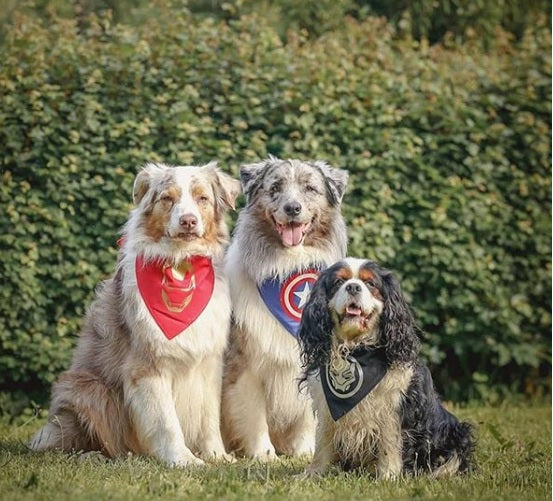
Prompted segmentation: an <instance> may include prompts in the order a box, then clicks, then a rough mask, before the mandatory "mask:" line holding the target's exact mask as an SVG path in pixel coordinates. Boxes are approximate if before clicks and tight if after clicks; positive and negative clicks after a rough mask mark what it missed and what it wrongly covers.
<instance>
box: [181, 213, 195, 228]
mask: <svg viewBox="0 0 553 501" xmlns="http://www.w3.org/2000/svg"><path fill="white" fill-rule="evenodd" d="M179 224H180V225H181V226H182V227H183V228H186V229H188V230H191V229H192V228H195V227H196V225H197V224H198V218H197V217H196V216H195V215H194V214H185V215H184V216H181V217H180V218H179Z"/></svg>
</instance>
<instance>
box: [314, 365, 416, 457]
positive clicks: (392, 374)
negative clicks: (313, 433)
mask: <svg viewBox="0 0 553 501" xmlns="http://www.w3.org/2000/svg"><path fill="white" fill-rule="evenodd" d="M412 376H413V369H412V368H411V367H410V366H406V365H404V364H402V365H396V366H392V367H391V368H390V369H388V372H387V373H386V375H385V376H384V377H383V379H382V380H381V381H380V382H379V383H378V384H377V385H376V386H375V387H374V389H373V390H372V391H371V392H370V393H369V394H368V395H367V396H366V397H365V398H364V399H363V400H361V402H359V404H357V405H356V406H355V407H354V408H353V409H352V410H351V411H350V412H348V413H347V414H346V415H344V416H342V417H341V418H340V419H339V420H338V421H335V422H334V421H333V420H332V417H331V416H330V412H329V410H328V406H327V403H326V400H325V397H324V394H323V390H322V386H321V383H320V381H319V380H317V385H316V394H315V395H314V400H315V402H316V406H317V408H318V410H319V412H318V415H319V416H320V419H327V420H329V422H331V423H333V424H332V425H331V426H332V429H333V442H334V447H335V450H336V452H337V454H338V456H339V459H340V461H341V462H344V463H347V464H349V465H351V466H360V465H363V466H368V465H369V464H370V463H371V462H372V461H374V460H375V459H376V455H377V454H378V453H379V447H380V444H381V441H382V440H385V439H386V438H387V437H389V436H393V435H396V433H397V432H398V430H400V429H401V416H400V406H401V402H402V398H403V396H404V395H405V393H406V392H407V389H408V387H409V383H410V382H411V378H412Z"/></svg>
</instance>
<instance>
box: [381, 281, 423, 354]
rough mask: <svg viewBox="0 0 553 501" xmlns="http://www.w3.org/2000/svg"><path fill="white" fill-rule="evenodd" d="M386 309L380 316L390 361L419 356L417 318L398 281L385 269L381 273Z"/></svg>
mask: <svg viewBox="0 0 553 501" xmlns="http://www.w3.org/2000/svg"><path fill="white" fill-rule="evenodd" d="M381 277H382V283H383V291H382V292H383V293H384V309H383V311H382V315H381V317H380V339H381V341H382V343H383V345H384V348H385V350H386V358H387V359H388V362H390V363H392V362H409V361H413V360H415V359H416V358H417V355H418V353H419V348H420V341H419V338H418V336H417V334H416V331H415V318H414V317H413V313H412V311H411V308H410V307H409V305H408V304H407V301H406V300H405V297H404V296H403V293H402V292H401V288H400V286H399V283H398V281H397V280H396V278H395V277H394V276H393V274H392V273H391V272H390V271H388V270H384V271H383V272H382V274H381Z"/></svg>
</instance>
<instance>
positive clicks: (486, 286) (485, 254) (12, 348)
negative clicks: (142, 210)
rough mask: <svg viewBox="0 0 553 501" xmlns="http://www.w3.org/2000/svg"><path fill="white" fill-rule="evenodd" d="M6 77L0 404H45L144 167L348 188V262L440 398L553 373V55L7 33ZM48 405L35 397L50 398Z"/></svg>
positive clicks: (524, 46) (54, 26)
mask: <svg viewBox="0 0 553 501" xmlns="http://www.w3.org/2000/svg"><path fill="white" fill-rule="evenodd" d="M13 20H14V21H13V26H12V28H11V29H10V30H9V32H7V33H6V38H5V40H4V43H3V46H2V61H1V62H0V98H1V102H2V106H1V107H0V144H1V145H2V150H1V151H2V155H1V160H0V161H1V168H2V174H1V175H2V181H1V185H0V211H1V213H2V219H1V220H0V225H1V227H0V230H1V231H0V246H1V248H2V256H3V257H2V259H0V273H1V277H2V285H1V287H0V347H1V351H0V388H3V389H20V390H21V389H24V390H25V391H30V390H33V389H39V390H44V389H47V388H48V385H49V383H51V382H52V381H53V380H54V379H55V377H56V376H57V374H58V373H59V372H60V371H61V370H62V369H63V368H64V367H66V366H67V364H68V362H69V358H70V353H71V347H72V346H73V345H74V343H75V336H76V333H77V331H78V328H79V325H80V323H81V317H82V315H83V313H84V312H85V309H86V307H87V305H88V304H89V302H90V300H91V299H92V297H93V291H94V287H95V285H96V284H97V282H98V281H99V280H101V279H103V278H105V277H107V276H108V275H109V274H110V273H111V270H112V269H113V265H114V262H115V256H116V246H115V241H116V239H117V232H118V229H119V228H120V227H121V225H122V224H123V222H124V220H125V218H126V215H127V212H128V209H129V208H130V198H131V196H130V193H131V185H132V180H133V178H134V175H135V173H136V172H137V170H138V168H139V166H140V165H141V164H143V163H144V162H146V161H165V162H168V163H191V162H198V163H199V162H206V161H208V160H210V159H213V158H215V159H219V160H220V162H221V165H222V167H223V168H224V169H226V170H227V171H228V172H230V173H232V174H237V171H238V168H239V165H240V164H241V163H243V162H251V161H255V160H257V159H259V158H262V157H265V156H266V155H267V154H268V153H273V154H275V155H279V156H283V157H300V158H320V159H326V160H328V161H330V162H331V163H333V164H335V165H337V166H340V167H345V168H347V169H348V170H349V171H350V173H351V185H350V189H349V192H348V194H347V196H346V198H345V207H344V211H345V215H346V217H347V220H348V223H349V226H350V236H351V247H350V249H351V250H350V252H351V254H356V255H363V256H367V257H370V258H374V259H377V260H379V261H380V262H381V263H382V264H384V265H386V266H388V267H390V268H393V269H395V270H396V271H397V273H398V274H399V275H400V277H401V279H402V282H403V286H404V289H405V290H406V292H407V293H408V295H409V297H410V299H411V301H412V304H413V306H414V308H415V310H416V313H417V316H418V319H419V322H420V325H421V327H422V329H423V331H424V332H425V355H426V357H427V358H428V360H429V361H430V363H431V364H432V365H433V370H434V372H435V374H436V378H437V383H438V387H439V388H440V390H441V391H443V393H444V394H445V395H446V396H447V397H449V398H466V397H474V396H483V397H486V398H492V397H494V396H495V395H500V394H501V393H502V392H503V391H505V390H507V389H515V390H519V391H520V390H524V391H527V392H531V393H536V392H537V391H539V388H540V385H541V386H543V384H547V383H546V377H547V376H548V374H549V371H550V369H549V368H550V332H551V316H550V312H551V264H550V255H551V185H550V180H551V178H550V174H551V143H550V139H551V129H550V119H551V114H550V113H551V95H550V91H551V59H550V54H551V45H550V37H551V34H550V32H549V31H548V30H545V29H543V28H542V29H536V31H533V32H527V33H526V35H525V36H524V37H523V39H522V40H521V42H520V44H518V45H516V46H514V45H512V44H511V42H510V41H509V39H508V37H507V36H501V33H499V34H498V38H497V40H496V41H495V45H494V46H493V47H491V48H490V50H489V52H487V53H486V54H482V53H479V52H478V51H477V50H475V47H474V46H471V45H470V44H466V45H462V46H456V45H452V44H450V45H447V46H444V45H436V46H433V47H429V46H428V45H427V44H426V43H425V42H424V41H423V42H416V41H413V40H412V39H409V38H407V39H405V40H397V39H396V38H394V37H393V36H392V34H393V29H392V28H391V27H390V26H388V25H386V24H385V22H384V21H383V20H377V19H370V18H369V19H368V20H366V21H364V22H362V23H359V24H358V23H357V22H355V21H352V20H350V21H347V26H345V27H344V29H343V30H341V31H337V32H334V33H329V34H327V35H324V36H323V37H321V38H319V39H318V40H313V41H312V40H306V39H304V38H302V35H301V34H296V35H294V34H293V33H292V34H291V36H290V38H289V41H288V42H287V44H286V45H283V43H282V42H281V40H280V38H279V36H278V35H277V33H276V32H275V31H274V30H273V29H272V28H271V27H270V26H269V25H268V23H267V22H266V21H264V20H263V19H261V18H258V17H255V16H246V17H242V18H240V19H239V20H234V21H229V24H225V23H217V22H215V21H213V20H210V19H198V18H194V17H191V15H190V14H188V13H187V12H186V11H184V10H180V11H177V10H172V11H171V10H167V11H163V10H161V11H160V17H159V18H157V19H152V20H150V21H148V22H147V23H145V24H143V25H141V26H138V27H133V28H129V27H125V26H123V25H111V24H110V19H109V18H108V17H103V18H100V19H97V18H92V19H91V20H90V22H88V23H87V24H86V25H85V26H83V25H82V24H81V25H79V26H77V25H76V24H75V23H74V22H73V21H71V20H62V19H55V18H54V19H52V20H50V21H49V22H48V26H42V25H41V24H40V23H39V22H38V21H35V20H33V19H32V18H28V17H24V16H18V15H15V16H14V17H13ZM47 395H48V392H47V391H43V392H42V393H41V397H42V398H43V399H45V398H46V397H47Z"/></svg>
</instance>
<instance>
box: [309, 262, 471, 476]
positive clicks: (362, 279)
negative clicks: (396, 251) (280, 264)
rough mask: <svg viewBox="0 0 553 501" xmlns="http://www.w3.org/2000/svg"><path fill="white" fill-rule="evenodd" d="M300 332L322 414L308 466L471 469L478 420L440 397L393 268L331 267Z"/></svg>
mask: <svg viewBox="0 0 553 501" xmlns="http://www.w3.org/2000/svg"><path fill="white" fill-rule="evenodd" d="M299 339H300V343H301V349H302V358H303V363H304V374H303V381H304V382H305V381H307V383H308V386H309V389H310V392H311V396H312V398H313V401H314V406H315V410H316V413H317V417H318V425H317V433H316V445H315V454H314V457H313V461H312V463H311V465H310V466H309V467H308V469H307V471H306V473H307V474H315V475H316V474H324V473H325V472H327V471H328V469H329V467H330V466H331V465H332V464H341V465H342V466H343V467H346V468H358V467H363V468H365V467H366V468H372V467H374V468H375V472H376V475H377V477H379V478H394V477H397V476H399V475H401V474H402V473H413V474H420V473H428V474H430V475H432V476H434V477H440V476H445V475H453V474H456V473H462V472H465V471H467V469H468V468H469V463H470V456H471V453H472V450H473V444H474V441H473V436H472V427H471V426H470V425H469V424H468V423H464V422H459V421H458V420H457V418H456V417H455V416H453V415H452V414H451V413H449V412H448V411H447V410H446V409H445V408H444V407H443V406H442V404H441V403H440V400H439V398H438V396H437V395H436V392H435V391H434V387H433V383H432V377H431V376H430V372H429V370H428V368H427V367H426V366H425V365H424V363H423V362H422V361H421V360H420V359H419V339H418V337H417V334H416V331H415V322H414V318H413V315H412V313H411V310H410V308H409V306H408V304H407V303H406V301H405V298H404V297H403V294H402V293H401V290H400V287H399V284H398V283H397V281H396V279H395V278H394V276H393V275H392V273H391V272H390V271H388V270H386V269H384V268H382V267H380V266H379V265H378V264H376V263H374V262H372V261H368V260H364V259H354V258H347V259H345V260H343V261H340V262H338V263H336V264H334V265H333V266H331V267H330V268H328V269H327V270H326V271H324V272H323V273H322V274H321V275H320V277H319V279H318V280H317V282H316V284H315V286H314V287H313V290H312V292H311V296H310V299H309V302H308V303H307V306H306V307H305V309H304V312H303V317H302V322H301V326H300V331H299Z"/></svg>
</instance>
